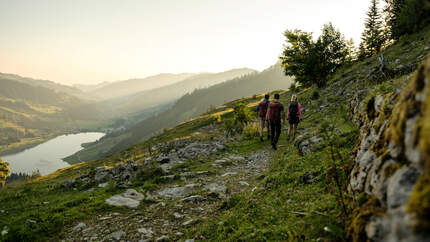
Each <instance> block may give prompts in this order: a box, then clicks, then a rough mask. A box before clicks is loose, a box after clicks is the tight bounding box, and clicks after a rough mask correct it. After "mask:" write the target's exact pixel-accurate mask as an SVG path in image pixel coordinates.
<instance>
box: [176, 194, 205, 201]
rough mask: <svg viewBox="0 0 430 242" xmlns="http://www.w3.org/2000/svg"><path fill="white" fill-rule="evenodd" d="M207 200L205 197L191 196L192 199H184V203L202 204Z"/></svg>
mask: <svg viewBox="0 0 430 242" xmlns="http://www.w3.org/2000/svg"><path fill="white" fill-rule="evenodd" d="M204 200H206V199H205V198H204V197H202V196H200V195H194V196H190V197H186V198H184V199H182V200H181V201H182V202H201V201H204Z"/></svg>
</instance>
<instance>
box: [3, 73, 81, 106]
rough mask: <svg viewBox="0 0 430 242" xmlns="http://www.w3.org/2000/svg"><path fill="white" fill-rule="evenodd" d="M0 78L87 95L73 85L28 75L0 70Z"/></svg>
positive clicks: (76, 95)
mask: <svg viewBox="0 0 430 242" xmlns="http://www.w3.org/2000/svg"><path fill="white" fill-rule="evenodd" d="M0 80H11V81H17V82H21V83H24V84H28V85H31V86H35V87H44V88H47V89H50V90H53V91H56V92H63V93H66V94H68V95H73V96H75V97H79V98H83V99H87V96H86V95H85V94H84V93H83V92H82V91H81V90H79V89H77V88H75V87H71V86H67V85H62V84H59V83H55V82H52V81H48V80H38V79H33V78H29V77H21V76H18V75H15V74H7V73H1V72H0Z"/></svg>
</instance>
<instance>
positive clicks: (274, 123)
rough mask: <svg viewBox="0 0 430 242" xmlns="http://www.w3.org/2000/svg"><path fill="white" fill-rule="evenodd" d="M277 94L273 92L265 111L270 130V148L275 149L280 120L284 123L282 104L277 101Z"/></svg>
mask: <svg viewBox="0 0 430 242" xmlns="http://www.w3.org/2000/svg"><path fill="white" fill-rule="evenodd" d="M279 97H280V96H279V94H278V93H276V94H275V100H274V101H273V102H271V103H270V104H269V110H268V111H267V116H266V118H267V120H269V123H270V131H271V136H272V148H273V149H274V150H277V147H276V145H277V144H278V140H279V136H280V135H281V127H282V122H283V123H285V112H284V105H282V104H281V103H280V102H279Z"/></svg>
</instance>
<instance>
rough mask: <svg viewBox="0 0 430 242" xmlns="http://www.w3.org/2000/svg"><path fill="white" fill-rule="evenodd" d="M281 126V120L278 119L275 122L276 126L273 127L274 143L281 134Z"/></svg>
mask: <svg viewBox="0 0 430 242" xmlns="http://www.w3.org/2000/svg"><path fill="white" fill-rule="evenodd" d="M281 126H282V125H281V122H280V121H279V122H277V123H276V127H275V129H276V137H275V144H277V143H278V140H279V136H280V135H281Z"/></svg>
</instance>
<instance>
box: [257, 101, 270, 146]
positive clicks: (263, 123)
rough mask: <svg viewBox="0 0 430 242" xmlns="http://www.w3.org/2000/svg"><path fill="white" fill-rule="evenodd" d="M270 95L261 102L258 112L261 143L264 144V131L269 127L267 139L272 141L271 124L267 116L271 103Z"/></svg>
mask: <svg viewBox="0 0 430 242" xmlns="http://www.w3.org/2000/svg"><path fill="white" fill-rule="evenodd" d="M269 98H270V95H269V94H266V95H264V100H263V101H261V102H260V103H259V104H258V105H257V112H258V121H259V123H260V127H259V128H260V129H259V131H260V141H261V142H263V141H264V140H263V131H264V127H267V139H270V129H269V123H268V121H267V119H266V116H267V109H268V108H269V104H270V101H269Z"/></svg>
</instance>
